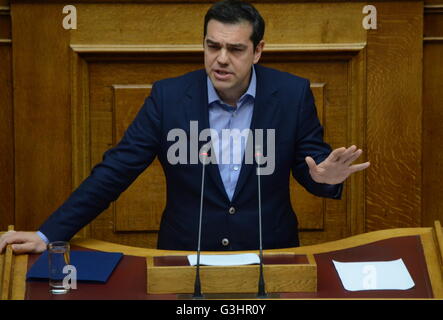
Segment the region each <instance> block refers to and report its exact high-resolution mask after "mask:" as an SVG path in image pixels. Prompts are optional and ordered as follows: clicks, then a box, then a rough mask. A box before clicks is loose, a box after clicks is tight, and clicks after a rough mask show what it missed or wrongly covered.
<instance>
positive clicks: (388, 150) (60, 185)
mask: <svg viewBox="0 0 443 320" xmlns="http://www.w3.org/2000/svg"><path fill="white" fill-rule="evenodd" d="M210 2H211V1H204V0H201V1H162V2H160V1H153V0H144V1H134V2H131V1H126V0H120V1H112V0H108V1H106V0H100V1H95V2H94V3H90V2H89V1H81V0H80V1H79V0H77V1H72V2H69V3H68V2H65V1H59V0H51V1H33V2H30V1H24V0H11V1H9V0H0V104H1V107H0V124H1V125H0V150H1V151H2V154H1V156H0V170H1V172H0V190H1V192H0V229H6V228H7V225H8V224H15V226H16V229H17V230H35V229H36V228H38V226H39V225H40V224H41V223H42V222H43V221H44V219H45V218H46V217H47V216H48V215H50V214H51V212H53V211H54V210H55V209H56V208H57V207H58V206H59V205H60V204H61V203H62V202H63V201H64V200H65V199H66V198H67V197H68V196H69V194H70V192H71V191H72V189H73V188H75V186H77V185H78V184H79V183H80V182H81V181H82V179H83V178H84V177H86V176H87V174H88V173H89V170H90V169H91V167H92V166H93V165H94V164H95V163H97V162H98V161H100V159H101V155H102V153H103V152H104V151H105V150H106V149H108V148H109V147H111V146H112V145H113V144H114V143H115V142H116V141H117V140H118V138H119V136H121V134H122V133H123V130H124V128H125V126H127V124H128V123H129V121H130V120H131V115H133V114H134V113H135V112H136V111H137V108H139V107H140V105H141V104H142V101H143V98H144V97H145V96H146V95H147V94H148V93H149V90H150V85H151V84H152V82H153V81H155V80H158V79H161V78H164V77H170V76H174V75H178V74H181V73H183V72H186V71H188V70H193V69H195V68H200V67H202V56H201V52H202V50H201V41H202V23H203V22H202V21H203V16H204V13H205V11H206V9H207V8H208V7H209V5H210ZM67 4H71V5H75V6H76V8H77V17H78V28H77V30H65V29H63V27H62V20H63V17H64V16H65V15H64V14H63V13H62V8H63V7H64V6H65V5H67ZM254 4H255V5H256V6H257V8H258V9H259V10H260V11H261V12H262V14H263V16H264V18H265V20H266V22H267V32H266V35H265V40H266V41H267V47H266V51H265V54H264V57H263V64H264V65H269V66H273V67H276V68H279V69H283V70H287V71H290V72H293V73H296V74H299V75H301V76H304V77H308V78H309V79H311V82H312V89H313V92H314V95H315V98H316V103H317V107H318V108H319V112H320V113H321V120H322V121H323V124H324V126H325V129H326V140H327V141H328V142H330V143H331V145H332V146H333V147H340V146H342V145H344V144H346V145H350V144H351V143H356V144H358V145H359V146H362V147H363V149H364V151H365V156H366V159H369V160H370V161H371V163H372V166H371V167H370V168H369V169H368V170H367V172H366V173H364V174H358V175H355V176H354V177H353V178H352V179H350V180H349V181H347V183H346V189H345V193H344V197H343V199H342V200H340V201H332V200H319V199H315V198H312V197H309V196H308V195H307V194H305V193H303V191H302V190H300V188H299V187H298V186H296V185H295V184H294V185H293V186H292V187H293V188H294V190H296V194H297V195H299V196H298V197H295V201H294V206H295V207H296V209H298V211H299V217H300V220H301V229H302V230H301V231H302V233H301V240H302V243H303V244H311V243H318V242H323V241H330V240H334V239H338V238H343V237H347V236H350V235H352V234H357V233H361V232H368V231H373V230H378V229H385V228H396V227H417V226H431V225H432V223H433V221H434V220H436V219H439V220H441V221H443V200H442V197H441V196H440V195H441V194H442V192H443V182H442V178H443V167H442V166H441V163H442V160H443V150H442V142H443V141H442V139H443V126H442V125H441V123H442V121H443V105H442V103H443V96H442V95H443V90H442V89H443V88H442V86H443V85H442V82H441V79H442V78H443V2H442V0H428V1H425V2H423V1H402V0H398V1H375V2H371V3H366V2H364V1H354V0H352V1H349V2H346V1H336V2H335V1H327V2H319V1H312V2H302V1H293V2H287V1H282V2H279V1H273V2H267V1H255V2H254ZM366 4H372V5H375V7H376V8H377V13H378V29H377V30H368V31H366V30H364V29H363V28H362V26H361V20H362V19H363V17H364V14H363V13H362V8H363V7H364V6H365V5H366ZM171 21H173V23H171ZM143 175H144V177H140V179H139V180H140V181H139V180H137V183H136V185H134V186H131V188H133V190H131V191H129V190H128V191H129V192H128V193H124V194H122V197H121V198H120V199H119V200H117V201H116V203H115V204H113V205H112V206H111V208H110V209H108V210H106V211H105V212H104V213H103V214H102V215H100V216H99V217H98V218H97V219H96V220H95V221H94V222H93V223H91V224H90V225H89V226H88V227H87V228H85V230H84V231H83V232H82V234H83V235H85V236H92V237H95V238H99V239H104V240H109V241H115V242H120V243H125V244H130V245H139V246H148V247H152V246H155V242H156V240H155V239H156V234H155V230H156V228H157V226H158V219H159V211H161V204H162V201H164V199H163V198H162V186H161V185H162V176H161V174H160V173H159V170H158V166H157V165H154V166H152V167H150V168H149V169H148V170H147V171H146V172H145V173H144V174H143ZM146 181H150V182H151V183H148V182H146ZM152 181H156V183H155V184H153V183H152ZM157 182H158V183H157ZM146 190H147V191H146ZM143 193H145V194H146V193H149V194H150V195H151V197H153V198H151V199H155V202H154V203H152V202H146V201H145V202H137V201H135V199H138V198H139V197H137V196H135V195H139V194H143ZM297 199H301V200H297Z"/></svg>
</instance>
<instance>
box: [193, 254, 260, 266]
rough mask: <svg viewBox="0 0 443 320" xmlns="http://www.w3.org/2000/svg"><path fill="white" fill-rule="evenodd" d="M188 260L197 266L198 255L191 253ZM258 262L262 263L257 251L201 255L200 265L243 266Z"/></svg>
mask: <svg viewBox="0 0 443 320" xmlns="http://www.w3.org/2000/svg"><path fill="white" fill-rule="evenodd" d="M188 261H189V264H190V265H191V266H195V265H196V264H197V255H196V254H192V255H189V256H188ZM256 263H260V258H259V257H258V255H257V254H255V253H242V254H213V255H210V254H202V255H200V265H205V266H243V265H248V264H256Z"/></svg>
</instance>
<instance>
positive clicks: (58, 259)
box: [48, 241, 70, 294]
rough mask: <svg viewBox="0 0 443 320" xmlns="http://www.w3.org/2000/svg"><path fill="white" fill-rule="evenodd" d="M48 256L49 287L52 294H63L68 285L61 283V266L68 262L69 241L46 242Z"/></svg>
mask: <svg viewBox="0 0 443 320" xmlns="http://www.w3.org/2000/svg"><path fill="white" fill-rule="evenodd" d="M48 258H49V288H50V291H51V293H52V294H65V293H68V291H69V286H66V287H65V286H64V285H63V278H64V277H65V276H66V274H64V273H63V268H64V267H65V266H66V265H69V264H70V261H69V258H70V246H69V242H65V241H55V242H50V243H49V244H48Z"/></svg>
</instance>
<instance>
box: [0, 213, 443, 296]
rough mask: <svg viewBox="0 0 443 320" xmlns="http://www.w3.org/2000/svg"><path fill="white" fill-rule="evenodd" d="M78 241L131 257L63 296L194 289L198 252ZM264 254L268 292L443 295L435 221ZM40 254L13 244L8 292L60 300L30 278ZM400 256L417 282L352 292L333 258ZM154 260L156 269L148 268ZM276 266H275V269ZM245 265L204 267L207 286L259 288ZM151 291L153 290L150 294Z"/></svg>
mask: <svg viewBox="0 0 443 320" xmlns="http://www.w3.org/2000/svg"><path fill="white" fill-rule="evenodd" d="M71 248H72V249H73V250H99V251H107V252H123V253H124V257H123V258H122V260H121V261H120V263H119V264H118V265H117V267H116V269H115V270H114V272H113V274H112V275H111V276H110V278H109V280H108V282H107V283H105V284H99V283H83V282H79V283H78V284H77V290H71V292H70V293H69V294H67V295H64V296H58V297H56V298H57V299H145V300H149V299H179V298H180V296H179V295H177V293H179V292H190V291H189V285H190V283H193V280H194V275H195V273H194V272H193V271H194V270H193V268H191V267H189V266H186V263H187V262H186V256H187V255H188V254H193V253H194V252H186V251H167V250H155V249H144V248H137V247H129V246H124V245H119V244H113V243H109V242H104V241H99V240H94V239H73V240H72V241H71ZM236 253H237V252H236ZM264 253H265V257H266V259H265V261H264V262H265V270H266V271H265V279H266V281H267V288H268V292H272V291H275V292H277V291H278V292H279V297H280V298H284V299H316V298H334V299H341V298H343V299H346V298H350V299H355V298H365V299H368V298H369V299H373V298H374V299H380V298H384V299H386V298H394V299H399V298H413V299H418V298H420V299H423V298H427V299H432V298H433V299H443V260H442V257H443V232H442V227H441V225H440V222H438V221H436V222H435V226H434V228H403V229H389V230H382V231H375V232H370V233H365V234H360V235H357V236H353V237H349V238H346V239H342V240H338V241H332V242H327V243H323V244H318V245H313V246H305V247H298V248H287V249H279V250H265V252H264ZM39 256H40V255H38V254H30V255H20V256H15V255H14V254H13V253H12V251H11V249H7V250H6V253H3V254H2V255H1V256H0V277H1V281H0V292H1V293H2V296H1V298H2V299H55V297H53V296H51V294H50V293H49V290H48V283H47V282H45V281H36V282H34V281H26V280H25V278H26V272H27V270H28V269H29V268H30V266H31V265H32V264H33V263H34V262H35V261H36V259H37V258H38V257H39ZM310 257H312V258H310ZM399 258H402V259H403V261H404V263H405V265H406V267H407V269H408V271H409V273H410V275H411V277H412V279H413V281H414V283H415V286H414V287H413V288H411V289H409V290H369V291H359V292H351V291H346V290H345V289H344V287H343V285H342V284H341V281H340V279H339V277H338V274H337V272H336V271H335V269H334V266H333V264H332V260H336V261H342V262H351V261H352V262H361V261H388V260H395V259H399ZM147 261H148V262H147ZM291 261H292V262H297V263H295V264H298V266H299V267H300V266H304V267H306V269H305V270H303V272H300V273H299V274H297V273H295V274H288V270H289V269H291V267H289V268H287V266H286V267H285V263H286V264H288V262H289V265H290V264H291V263H290V262H291ZM306 262H307V263H306ZM180 264H181V266H180ZM315 265H316V268H317V271H316V290H312V289H313V287H314V283H315V282H314V281H313V279H314V277H313V274H312V271H313V269H312V268H313V267H314V266H315ZM149 266H151V271H150V272H147V270H149ZM273 266H274V267H275V270H272V269H274V267H273ZM163 268H164V269H163ZM204 268H205V267H203V268H202V270H204ZM285 268H286V269H285ZM208 269H209V267H208ZM240 269H242V270H241V271H238V270H235V272H238V273H237V274H236V275H235V276H236V277H238V278H237V279H232V283H230V282H231V281H230V280H231V279H230V278H229V277H231V275H227V274H226V270H222V271H220V272H219V270H218V269H217V268H215V269H213V270H214V272H213V274H211V272H208V273H206V274H205V272H202V273H201V275H202V287H203V288H202V289H203V290H202V291H203V293H210V292H226V291H231V292H247V291H251V290H252V292H256V281H257V278H258V268H257V266H243V267H242V268H240ZM174 270H179V271H178V274H179V275H180V279H181V280H180V282H182V283H181V284H174V286H169V287H168V286H166V287H165V286H163V287H162V286H161V285H159V284H158V282H159V281H160V280H163V282H164V283H165V282H172V281H175V280H174V279H177V277H176V276H173V275H172V274H173V273H174ZM277 270H283V271H281V272H282V274H281V276H280V275H277V276H275V274H273V272H277ZM152 271H154V273H152ZM300 271H301V270H300ZM230 272H233V271H232V270H231V271H230ZM180 273H181V274H180ZM241 274H243V275H244V278H242V279H241V278H239V277H240V275H241ZM272 277H273V279H271V278H272ZM291 279H292V280H291ZM191 280H192V281H191ZM276 280H278V281H276ZM285 280H287V281H289V282H290V281H293V284H289V285H288V284H286V283H284V282H285ZM311 280H312V281H311ZM303 281H306V283H307V285H306V286H305V287H304V288H302V287H301V283H302V282H303ZM310 281H311V282H310ZM156 282H157V284H155V283H156ZM222 282H223V283H222ZM291 285H292V287H291ZM252 286H253V288H252V289H251V287H252ZM297 286H299V287H297ZM301 289H303V290H304V292H302V291H303V290H301ZM148 291H149V292H150V293H147V292H148ZM205 291H206V292H205ZM191 292H192V291H191Z"/></svg>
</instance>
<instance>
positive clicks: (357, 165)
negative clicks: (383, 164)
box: [349, 161, 371, 173]
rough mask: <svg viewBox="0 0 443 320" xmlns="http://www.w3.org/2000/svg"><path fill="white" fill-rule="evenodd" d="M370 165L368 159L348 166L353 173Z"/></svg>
mask: <svg viewBox="0 0 443 320" xmlns="http://www.w3.org/2000/svg"><path fill="white" fill-rule="evenodd" d="M370 165H371V163H370V162H369V161H368V162H365V163H360V164H354V165H353V166H350V167H349V169H350V170H351V173H354V172H357V171H361V170H365V169H366V168H368V167H369V166H370Z"/></svg>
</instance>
